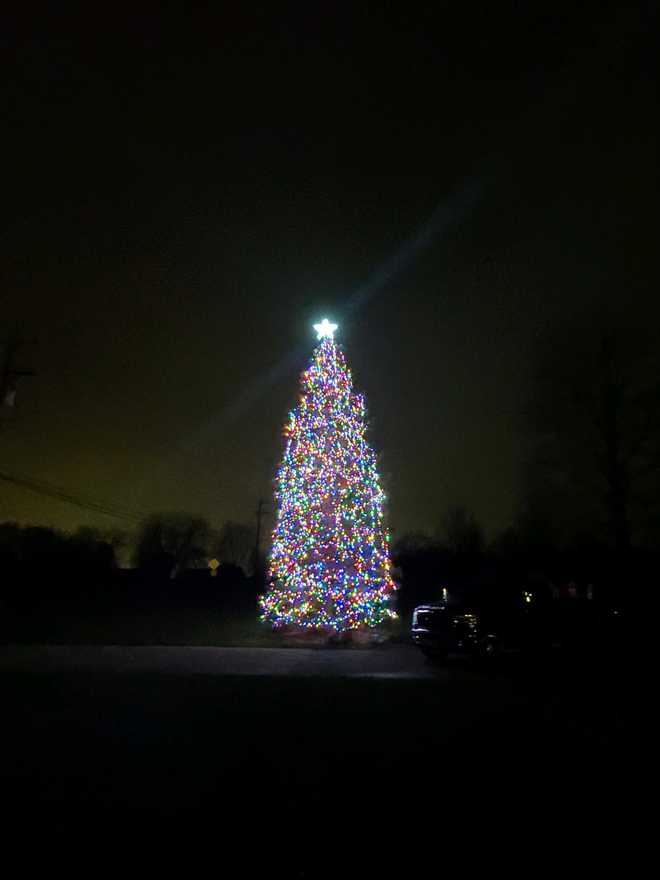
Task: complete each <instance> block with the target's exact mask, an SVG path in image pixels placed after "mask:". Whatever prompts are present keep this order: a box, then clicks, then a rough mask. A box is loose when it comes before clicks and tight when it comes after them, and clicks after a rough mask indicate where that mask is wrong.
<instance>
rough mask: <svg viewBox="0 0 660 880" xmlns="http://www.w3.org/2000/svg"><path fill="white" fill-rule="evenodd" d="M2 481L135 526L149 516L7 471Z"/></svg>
mask: <svg viewBox="0 0 660 880" xmlns="http://www.w3.org/2000/svg"><path fill="white" fill-rule="evenodd" d="M0 480H1V481H3V482H5V483H10V484H11V485H14V486H19V487H20V488H22V489H27V490H28V491H29V492H34V493H36V494H37V495H45V496H47V497H49V498H54V499H56V500H57V501H62V502H64V503H66V504H72V505H74V506H75V507H79V508H82V509H83V510H90V511H93V512H94V513H102V514H104V515H105V516H112V517H114V518H116V519H123V520H125V521H126V522H131V523H133V524H139V523H141V522H143V521H144V520H145V519H146V518H147V516H148V514H146V513H141V512H137V511H133V510H130V509H129V508H127V507H122V506H121V505H118V504H112V503H108V502H105V501H97V500H95V499H92V498H85V497H84V496H82V495H76V494H74V493H73V492H70V491H68V490H66V489H63V488H62V487H60V486H55V485H53V484H52V483H47V482H46V481H45V480H36V479H33V478H31V477H27V476H24V475H22V474H10V473H7V472H6V471H0Z"/></svg>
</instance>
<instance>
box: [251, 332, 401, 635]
mask: <svg viewBox="0 0 660 880" xmlns="http://www.w3.org/2000/svg"><path fill="white" fill-rule="evenodd" d="M314 329H315V330H316V333H317V337H318V340H319V344H318V345H317V347H316V349H315V350H314V353H313V355H312V359H311V361H310V364H309V366H308V368H307V370H306V371H305V372H304V373H303V374H302V377H301V394H300V400H299V402H298V405H297V406H296V407H295V408H294V409H293V410H292V411H291V413H290V415H289V419H288V422H287V425H286V427H285V431H284V434H285V437H286V448H285V451H284V456H283V459H282V463H281V466H280V468H279V471H278V474H277V488H276V502H277V522H276V525H275V530H274V532H273V542H272V548H271V554H270V565H269V590H268V592H267V593H266V595H264V596H262V597H261V600H260V604H261V611H262V615H261V616H262V619H263V620H266V621H269V622H270V623H271V624H273V626H275V627H276V628H278V627H284V626H291V627H298V628H304V629H322V630H332V631H338V630H355V629H360V628H367V627H374V626H377V625H378V624H380V623H382V622H383V621H385V620H387V619H388V618H390V617H394V616H395V614H394V612H393V611H392V609H391V607H390V600H391V595H392V591H393V589H394V583H393V581H392V577H391V574H390V557H389V538H388V534H387V530H386V528H385V520H384V503H385V495H384V494H383V491H382V489H381V487H380V480H379V477H378V472H377V468H376V457H375V455H374V453H373V450H372V449H371V447H370V446H369V444H368V442H367V439H366V418H365V406H364V399H363V397H362V396H361V395H360V394H357V393H356V392H355V391H354V389H353V382H352V378H351V373H350V371H349V369H348V367H347V365H346V360H345V357H344V354H343V352H342V350H341V349H340V348H339V347H338V346H337V344H336V343H335V341H334V334H335V331H336V330H337V325H336V324H333V323H331V322H330V321H329V320H328V319H327V318H324V319H323V320H322V321H321V323H319V324H315V325H314Z"/></svg>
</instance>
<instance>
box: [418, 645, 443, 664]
mask: <svg viewBox="0 0 660 880" xmlns="http://www.w3.org/2000/svg"><path fill="white" fill-rule="evenodd" d="M422 654H423V655H424V656H425V657H426V659H427V660H428V661H429V662H431V663H444V661H445V660H446V659H447V651H444V650H443V649H442V648H422Z"/></svg>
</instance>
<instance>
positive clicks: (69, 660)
mask: <svg viewBox="0 0 660 880" xmlns="http://www.w3.org/2000/svg"><path fill="white" fill-rule="evenodd" d="M9 670H16V671H25V672H28V671H29V672H44V673H46V672H67V671H74V670H75V671H80V672H95V671H98V672H117V673H131V672H140V673H143V672H149V673H163V674H167V675H186V676H189V675H195V674H199V675H212V676H223V675H231V676H236V675H249V676H282V675H284V676H303V677H307V676H321V677H331V678H393V679H429V678H434V677H441V678H442V677H446V676H448V675H449V674H456V673H455V671H454V672H452V673H450V672H449V671H448V670H447V669H444V670H443V669H434V667H432V666H430V665H429V663H428V662H427V661H426V660H425V659H424V657H423V656H422V655H421V653H420V652H419V651H417V650H416V649H415V648H414V647H412V646H407V645H400V646H396V647H383V648H377V649H374V650H342V649H326V650H322V649H321V650H319V649H305V648H216V647H207V648H204V647H152V646H150V647H140V646H137V647H132V646H125V645H107V646H68V645H29V646H16V647H0V671H9Z"/></svg>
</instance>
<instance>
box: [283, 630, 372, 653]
mask: <svg viewBox="0 0 660 880" xmlns="http://www.w3.org/2000/svg"><path fill="white" fill-rule="evenodd" d="M275 633H276V634H277V635H278V636H280V638H281V640H282V646H283V647H286V648H374V647H376V646H378V645H382V644H383V643H384V642H386V641H387V640H388V639H389V634H388V633H387V632H385V631H383V630H381V629H379V628H376V627H370V628H367V627H365V628H363V629H347V630H343V631H341V632H337V630H324V629H309V628H305V627H294V626H291V627H285V626H283V627H278V628H277V629H275Z"/></svg>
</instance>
